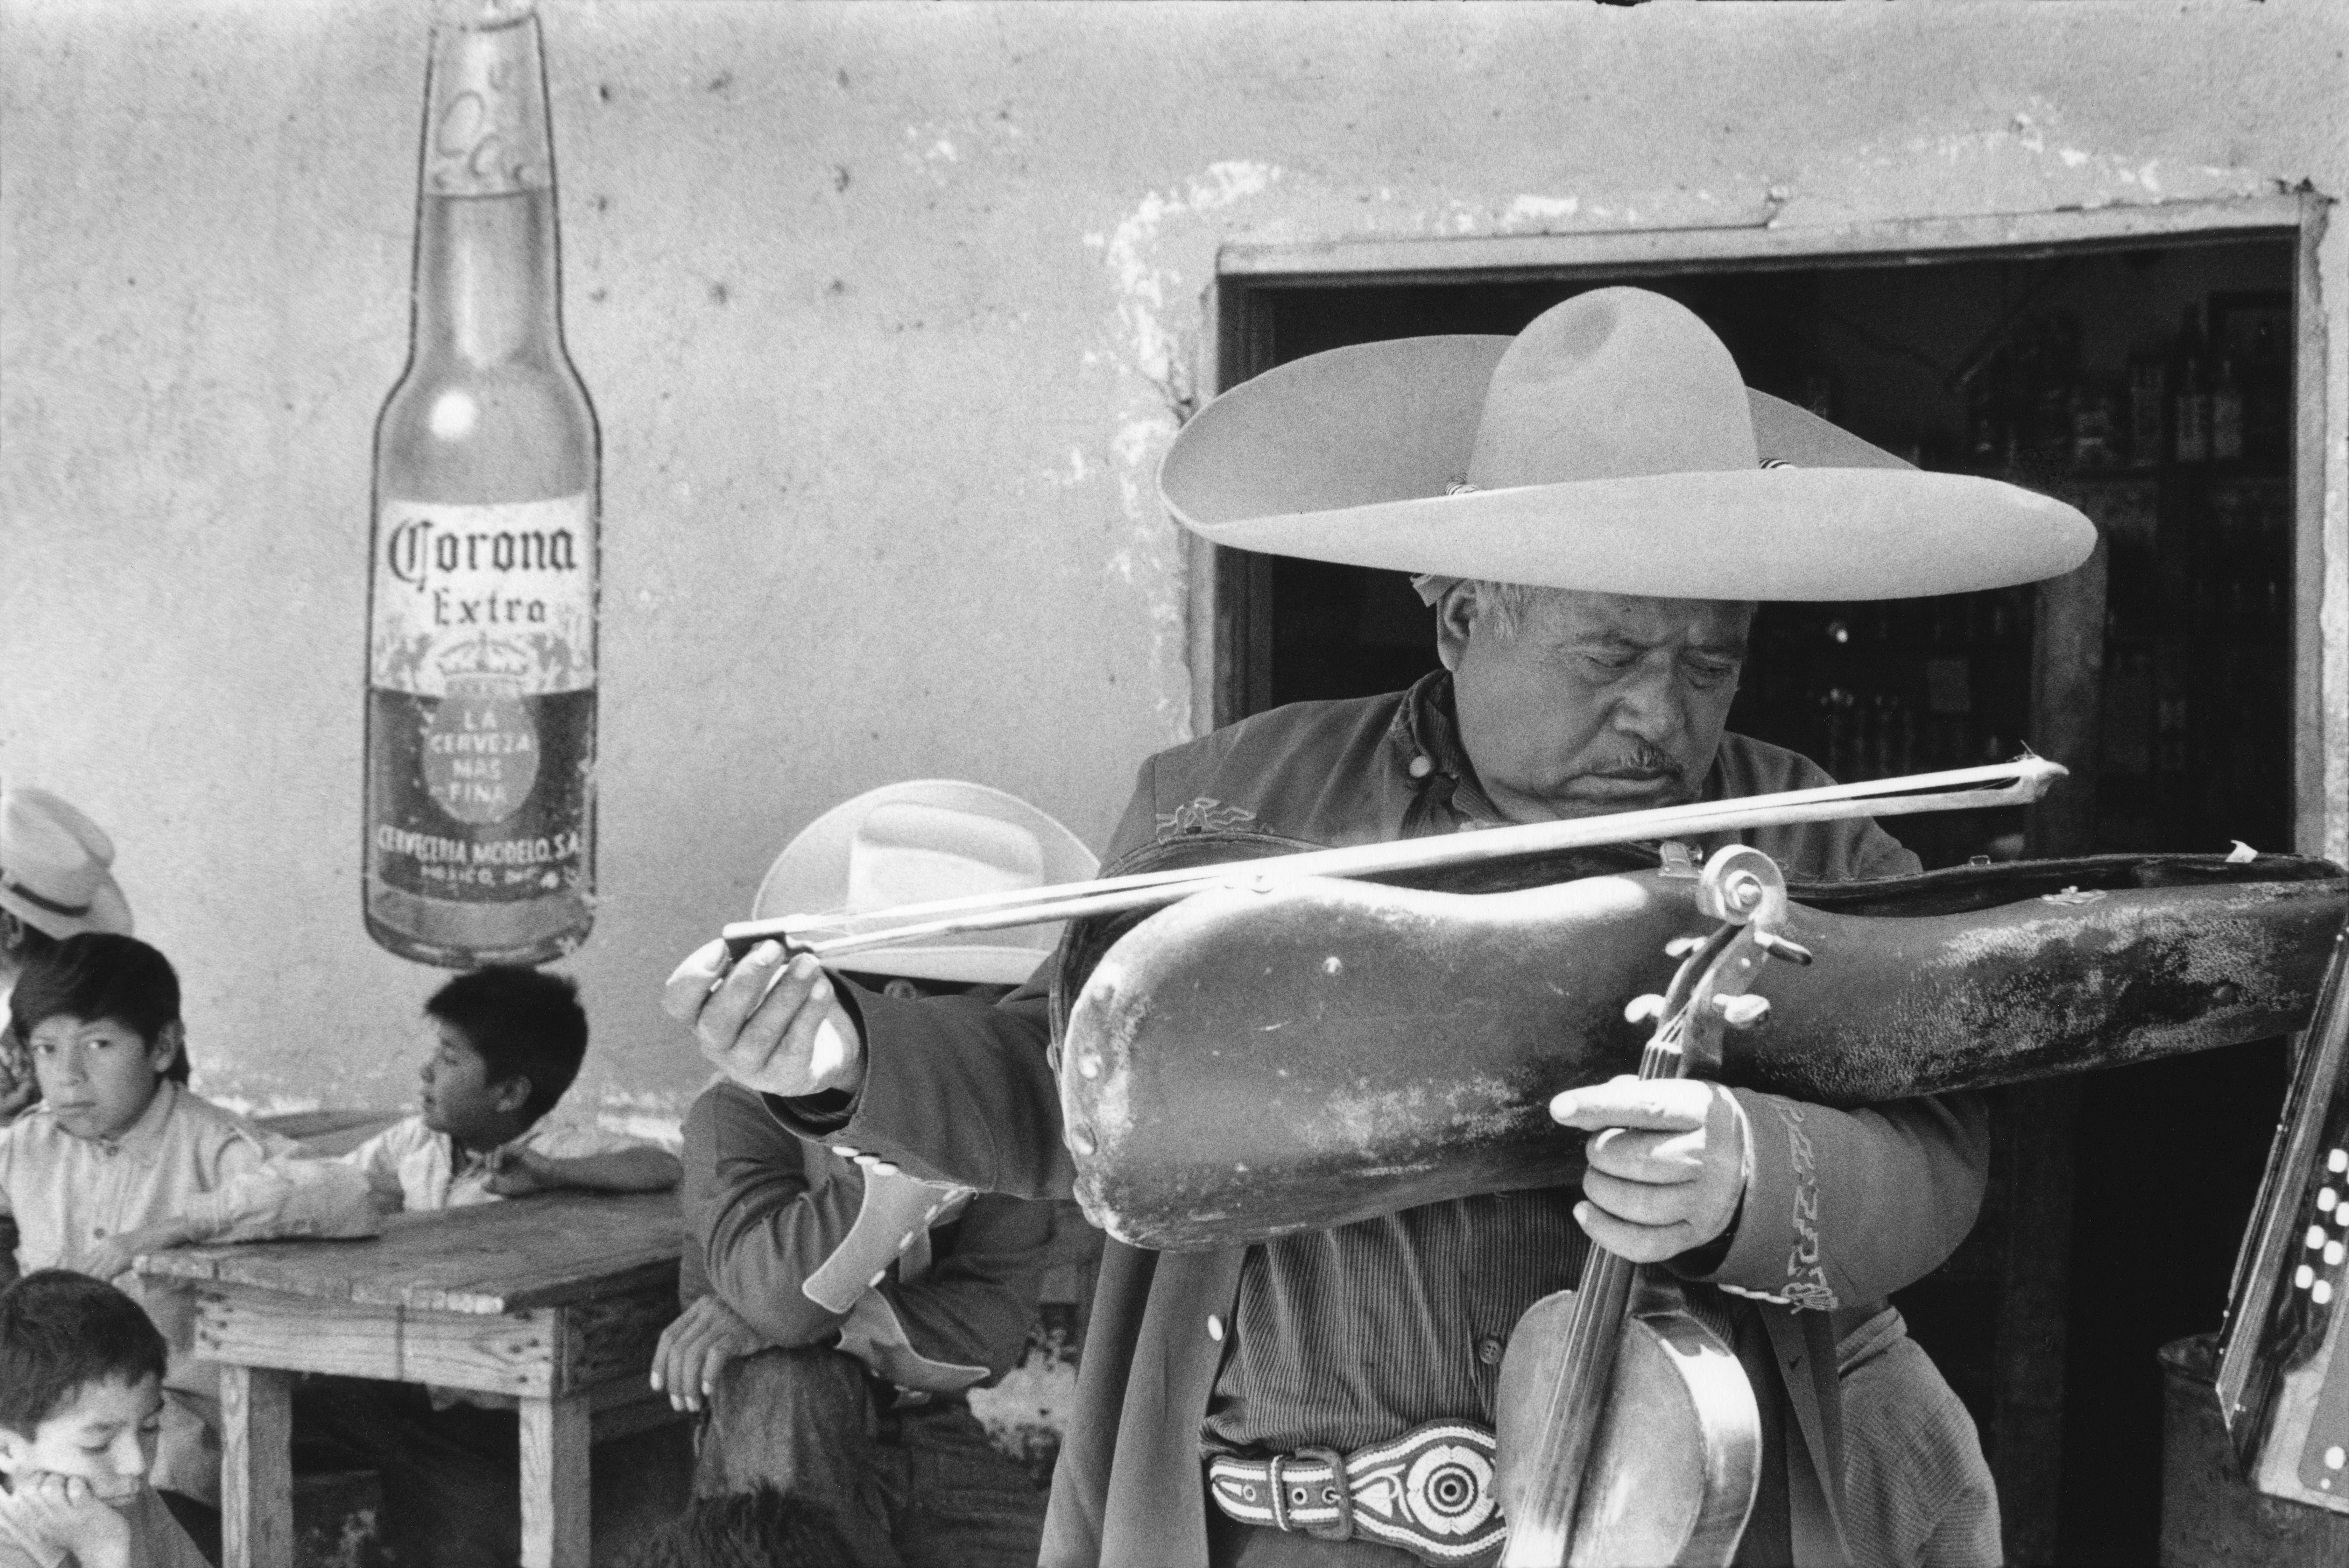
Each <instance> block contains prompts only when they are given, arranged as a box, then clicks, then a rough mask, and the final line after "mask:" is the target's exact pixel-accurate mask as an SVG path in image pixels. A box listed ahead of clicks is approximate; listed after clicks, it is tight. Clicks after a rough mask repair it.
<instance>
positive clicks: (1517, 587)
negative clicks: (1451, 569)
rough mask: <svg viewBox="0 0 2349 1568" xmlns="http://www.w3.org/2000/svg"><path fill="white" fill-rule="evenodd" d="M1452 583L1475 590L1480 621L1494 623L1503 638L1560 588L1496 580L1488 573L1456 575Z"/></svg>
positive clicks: (1487, 623) (1477, 615) (1510, 634)
mask: <svg viewBox="0 0 2349 1568" xmlns="http://www.w3.org/2000/svg"><path fill="white" fill-rule="evenodd" d="M1451 585H1452V586H1453V587H1454V588H1474V589H1475V591H1476V619H1477V621H1478V622H1480V623H1482V624H1486V625H1489V626H1491V627H1492V629H1493V634H1494V635H1495V636H1496V637H1499V638H1500V639H1501V640H1502V641H1504V642H1506V641H1507V640H1509V639H1510V638H1512V637H1514V636H1516V634H1517V627H1518V626H1519V624H1521V623H1522V622H1523V621H1524V619H1525V616H1526V612H1527V611H1529V610H1531V609H1532V608H1533V606H1534V604H1535V603H1536V602H1537V601H1538V600H1539V599H1540V598H1541V597H1542V596H1544V595H1545V594H1550V593H1559V592H1561V590H1559V589H1556V588H1541V587H1537V586H1536V585H1534V584H1533V583H1496V582H1495V581H1494V580H1493V579H1491V578H1489V577H1455V578H1454V579H1453V580H1452V584H1451Z"/></svg>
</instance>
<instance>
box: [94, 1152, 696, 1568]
mask: <svg viewBox="0 0 2349 1568" xmlns="http://www.w3.org/2000/svg"><path fill="white" fill-rule="evenodd" d="M683 1236H684V1228H683V1223H682V1222H681V1220H680V1219H679V1217H678V1207H677V1200H676V1198H675V1196H674V1195H673V1194H670V1193H667V1192H659V1193H644V1194H636V1195H630V1196H598V1195H592V1194H588V1193H584V1192H550V1193H544V1194H542V1195H540V1196H537V1197H533V1198H520V1199H509V1200H506V1201H503V1202H494V1203H483V1204H480V1205H477V1206H474V1207H471V1208H463V1209H452V1210H450V1211H448V1212H444V1213H437V1214H398V1215H394V1216H392V1217H391V1218H390V1219H388V1220H387V1221H386V1222H384V1233H383V1234H382V1235H381V1236H380V1237H378V1238H377V1239H374V1240H371V1241H361V1242H256V1243H244V1244H242V1245H235V1246H212V1247H182V1248H174V1249H172V1250H171V1251H169V1252H163V1253H153V1254H150V1255H149V1256H146V1257H142V1258H140V1260H139V1270H140V1273H141V1274H146V1275H149V1276H150V1277H154V1278H160V1279H172V1280H180V1281H185V1282H189V1283H191V1284H193V1285H194V1287H195V1291H196V1297H197V1311H198V1315H197V1322H196V1349H197V1353H198V1354H199V1355H202V1356H203V1357H206V1358H207V1359H210V1360H212V1361H215V1362H218V1363H219V1364H220V1371H221V1388H220V1396H221V1428H222V1430H221V1534H222V1547H223V1549H224V1558H225V1562H226V1563H227V1564H228V1565H229V1568H290V1565H291V1563H292V1559H293V1476H292V1461H291V1458H290V1455H289V1451H288V1442H289V1439H290V1435H291V1428H292V1409H291V1404H290V1400H291V1395H292V1391H293V1387H294V1380H295V1374H296V1373H300V1372H327V1373H339V1374H341V1375H343V1376H346V1377H378V1378H386V1379H390V1380H393V1381H397V1382H402V1383H430V1384H436V1385H439V1386H441V1387H450V1388H463V1389H466V1390H469V1391H472V1392H478V1393H483V1394H492V1395H502V1396H506V1397H508V1398H511V1399H512V1400H513V1401H514V1403H515V1405H516V1407H517V1408H518V1410H519V1411H520V1415H521V1423H522V1427H521V1429H522V1561H523V1564H524V1568H586V1563H587V1520H588V1494H587V1453H588V1448H589V1445H590V1443H591V1442H592V1441H593V1440H594V1439H595V1437H598V1436H617V1435H621V1434H622V1433H623V1432H625V1431H627V1430H636V1429H642V1428H643V1427H645V1426H647V1425H649V1424H651V1422H652V1420H653V1419H655V1418H661V1417H666V1416H667V1414H668V1407H667V1402H666V1401H665V1400H662V1399H660V1398H658V1397H657V1396H655V1395H654V1394H653V1393H652V1392H651V1390H650V1389H649V1388H648V1387H647V1385H646V1381H645V1379H646V1374H647V1371H648V1370H649V1369H650V1368H651V1366H652V1353H653V1346H654V1345H655V1344H656V1342H657V1340H658V1338H659V1336H660V1331H661V1329H662V1328H663V1327H664V1326H666V1325H667V1323H668V1322H669V1320H670V1319H672V1318H674V1317H675V1316H676V1315H677V1312H678V1305H677V1260H678V1251H679V1249H680V1247H681V1245H682V1243H683Z"/></svg>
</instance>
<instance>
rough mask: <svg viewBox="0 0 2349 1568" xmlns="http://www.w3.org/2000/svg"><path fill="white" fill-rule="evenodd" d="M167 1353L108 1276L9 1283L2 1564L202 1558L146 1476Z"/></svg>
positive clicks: (195, 1562) (104, 1564) (3, 1318)
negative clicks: (107, 1279) (106, 1277)
mask: <svg viewBox="0 0 2349 1568" xmlns="http://www.w3.org/2000/svg"><path fill="white" fill-rule="evenodd" d="M169 1354H170V1352H169V1350H168V1349H167V1347H166V1346H164V1344H163V1336H161V1335H160V1334H159V1333H157V1332H156V1329H155V1326H154V1324H152V1323H151V1322H150V1321H149V1320H148V1317H147V1314H146V1312H145V1311H144V1310H142V1309H141V1308H140V1305H139V1304H138V1303H137V1302H135V1301H133V1300H131V1299H130V1298H129V1296H127V1295H123V1294H122V1293H121V1292H120V1291H119V1290H117V1289H115V1288H114V1287H113V1286H112V1285H110V1284H106V1283H105V1282H104V1281H102V1280H94V1279H92V1278H90V1277H89V1276H88V1274H75V1273H73V1272H72V1271H71V1270H68V1269H44V1270H41V1271H40V1272H38V1273H36V1274H26V1276H25V1277H23V1278H22V1279H19V1280H17V1281H16V1283H14V1284H10V1285H8V1286H7V1287H6V1288H5V1289H0V1568H62V1565H64V1564H73V1565H74V1568H203V1563H204V1558H203V1554H202V1553H200V1552H198V1551H197V1550H196V1544H195V1542H192V1541H191V1540H189V1539H188V1534H187V1532H185V1531H183V1530H181V1528H180V1526H179V1525H178V1523H177V1522H174V1521H173V1520H172V1518H171V1511H170V1510H168V1509H166V1508H165V1507H164V1506H163V1501H162V1499H161V1498H160V1497H158V1496H157V1495H156V1493H155V1489H154V1488H153V1487H152V1486H150V1485H149V1484H148V1480H147V1476H148V1472H149V1471H150V1470H152V1469H153V1468H154V1464H155V1449H156V1444H157V1440H158V1438H159V1435H160V1429H161V1426H162V1418H163V1368H164V1364H165V1361H166V1359H167V1357H169Z"/></svg>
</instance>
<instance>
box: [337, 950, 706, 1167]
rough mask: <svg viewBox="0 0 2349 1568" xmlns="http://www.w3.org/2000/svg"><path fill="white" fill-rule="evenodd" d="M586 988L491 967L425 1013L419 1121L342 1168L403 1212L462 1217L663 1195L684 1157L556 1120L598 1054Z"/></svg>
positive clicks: (381, 1137) (362, 1148)
mask: <svg viewBox="0 0 2349 1568" xmlns="http://www.w3.org/2000/svg"><path fill="white" fill-rule="evenodd" d="M578 992H579V988H578V986H577V985H575V984H574V983H573V982H572V981H569V980H566V979H564V978H563V977H562V976H561V975H546V974H542V973H540V972H539V971H538V970H535V969H524V968H521V967H518V966H513V965H490V966H488V967H487V968H482V969H475V970H472V971H470V972H469V973H467V974H463V975H458V976H457V977H456V978H455V979H453V980H451V981H450V982H449V983H448V984H447V985H443V986H441V987H440V990H438V991H436V992H434V993H433V994H432V997H431V999H430V1000H429V1001H428V1002H426V1003H425V1004H424V1014H425V1016H426V1018H427V1019H429V1021H430V1024H431V1026H432V1032H433V1041H432V1047H431V1050H430V1053H429V1055H428V1056H427V1057H425V1059H424V1067H423V1069H422V1072H421V1074H420V1076H421V1078H422V1079H423V1092H422V1093H421V1094H420V1095H419V1101H420V1109H419V1113H418V1114H417V1115H415V1116H411V1117H409V1119H407V1120H405V1121H401V1122H398V1123H395V1124H394V1125H393V1126H390V1127H388V1128H386V1129H385V1130H383V1131H381V1132H378V1133H377V1134H376V1135H375V1136H374V1137H373V1138H370V1139H368V1140H367V1141H366V1142H365V1143H362V1144H360V1145H359V1146H358V1147H357V1149H354V1150H351V1151H350V1152H349V1153H348V1154H346V1155H344V1156H343V1161H344V1163H346V1164H347V1165H351V1166H355V1167H357V1169H358V1170H359V1171H362V1172H364V1173H365V1174H366V1176H367V1184H368V1186H369V1187H371V1188H372V1189H373V1190H374V1191H375V1193H376V1195H377V1198H378V1201H380V1202H385V1203H386V1204H388V1206H389V1207H391V1208H394V1209H408V1210H411V1211H415V1210H429V1209H456V1208H462V1207H464V1206H465V1205H467V1204H469V1203H486V1202H490V1201H492V1199H496V1198H514V1197H520V1196H522V1195H523V1194H524V1193H528V1192H546V1191H554V1189H556V1188H558V1187H578V1188H584V1189H585V1190H587V1191H596V1192H658V1191H667V1189H668V1188H671V1187H674V1186H676V1185H677V1179H678V1162H677V1157H676V1156H675V1155H673V1154H670V1153H669V1152H668V1151H667V1150H663V1149H659V1148H657V1147H655V1146H654V1145H652V1144H649V1143H646V1142H643V1141H641V1140H636V1139H633V1138H626V1137H622V1136H621V1135H619V1134H617V1133H610V1132H603V1131H600V1130H596V1129H594V1128H591V1127H585V1126H562V1125H556V1124H552V1123H549V1122H548V1121H547V1120H546V1119H545V1118H546V1115H547V1113H548V1112H549V1111H551V1110H553V1109H554V1107H555V1104H556V1102H557V1101H559V1100H560V1099H562V1098H563V1093H564V1090H565V1089H567V1088H570V1087H571V1080H572V1079H573V1078H576V1077H577V1076H578V1075H579V1064H580V1062H581V1061H582V1060H584V1059H585V1057H586V1054H587V1015H586V1013H585V1011H584V1010H583V1009H582V1008H581V1007H580V1006H579V995H578Z"/></svg>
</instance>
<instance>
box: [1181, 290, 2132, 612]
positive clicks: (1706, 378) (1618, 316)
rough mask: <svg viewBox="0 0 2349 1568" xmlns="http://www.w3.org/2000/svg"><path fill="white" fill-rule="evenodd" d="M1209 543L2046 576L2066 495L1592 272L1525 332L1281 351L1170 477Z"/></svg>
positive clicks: (1807, 576)
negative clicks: (1937, 467)
mask: <svg viewBox="0 0 2349 1568" xmlns="http://www.w3.org/2000/svg"><path fill="white" fill-rule="evenodd" d="M1158 486H1159V493H1160V495H1161V496H1162V497H1163V498H1164V500H1165V503H1166V508H1167V510H1168V511H1170V512H1172V513H1173V514H1174V517H1175V519H1176V520H1177V521H1180V522H1182V523H1183V524H1184V525H1185V527H1187V528H1190V529H1192V530H1193V531H1195V532H1197V533H1199V534H1201V535H1203V536H1205V537H1206V538H1207V539H1209V540H1212V541H1213V542H1216V543H1217V544H1224V545H1230V546H1234V547H1236V548H1238V549H1242V550H1258V551H1267V552H1271V553H1273V554H1277V555H1299V556H1305V557H1307V558H1309V559H1312V560H1317V561H1337V562H1347V563H1350V564H1352V565H1358V566H1380V567H1388V568H1392V569H1393V570H1397V571H1402V572H1410V573H1433V574H1437V575H1440V576H1450V577H1481V578H1488V579H1492V580H1495V581H1499V582H1505V583H1535V584H1540V585H1547V586H1550V587H1558V588H1584V589H1593V590H1599V591H1601V592H1608V593H1646V594H1656V595H1661V596H1665V597H1672V598H1693V599H1898V598H1908V597H1912V596H1916V595H1920V594H1929V593H1966V592H1970V591H1971V590H1975V589H1982V588H2002V587H2006V586H2008V585H2010V584H2013V583H2031V582H2035V581H2037V580H2039V579H2041V578H2044V577H2053V576H2055V575H2057V574H2058V573H2064V572H2068V571H2070V570H2071V569H2072V568H2074V567H2075V566H2077V565H2079V564H2080V563H2081V562H2083V561H2085V560H2086V559H2087V557H2088V552H2090V551H2091V550H2092V549H2094V548H2095V539H2096V536H2095V527H2094V526H2093V525H2092V524H2091V523H2090V522H2089V521H2088V520H2087V519H2086V518H2085V517H2083V516H2082V515H2081V514H2080V513H2079V512H2078V511H2075V510H2074V509H2073V508H2071V507H2069V506H2066V505H2064V503H2063V502H2061V501H2058V500H2051V499H2049V498H2048V497H2046V496H2043V495H2036V494H2033V492H2032V491H2030V490H2023V489H2021V488H2019V487H2017V486H2014V485H2010V484H2003V483H2001V482H2000V481H1998V480H1988V479H1981V478H1976V477H1974V476H1971V475H1964V474H1937V473H1925V472H1921V471H1920V470H1919V469H1915V468H1912V467H1911V466H1909V464H1907V463H1904V462H1902V461H1901V460H1900V459H1898V458H1896V457H1894V456H1893V455H1892V454H1891V453H1889V452H1887V451H1884V450H1883V449H1880V448H1878V447H1874V446H1871V445H1869V444H1868V442H1866V441H1863V440H1861V439H1860V438H1858V437H1857V436H1854V435H1851V434H1849V433H1848V432H1847V431H1845V430H1842V429H1839V428H1837V427H1836V426H1834V425H1832V424H1830V423H1828V422H1827V421H1826V420H1825V419H1822V418H1818V417H1817V416H1816V415H1815V414H1812V413H1809V412H1808V411H1806V410H1805V409H1802V408H1798V407H1795V406H1794V405H1793V404H1791V403H1788V402H1785V400H1783V399H1781V398H1777V397H1771V396H1770V395H1768V394H1767V393H1764V392H1756V391H1754V390H1752V389H1750V388H1749V387H1746V386H1745V384H1744V379H1743V378H1742V377H1740V376H1739V374H1738V370H1737V366H1736V363H1735V362H1734V361H1733V360H1732V359H1731V358H1730V356H1729V350H1728V349H1727V348H1726V347H1725V346H1723V344H1722V342H1721V340H1720V339H1719V338H1718V337H1715V336H1714V335H1713V332H1712V329H1711V328H1709V327H1707V326H1706V325H1704V323H1703V322H1702V321H1700V320H1699V319H1698V318H1697V316H1696V315H1694V313H1692V312H1691V311H1690V310H1688V309H1687V308H1686V307H1685V306H1683V305H1681V304H1677V303H1675V302H1674V301H1671V300H1669V299H1667V298H1665V297H1664V296H1663V295H1661V294H1651V293H1650V292H1649V291H1647V290H1645V289H1634V288H1606V289H1594V290H1592V291H1591V292H1589V293H1588V294H1578V295H1576V296H1575V297H1574V298H1572V299H1570V300H1568V301H1566V302H1565V303H1564V304H1558V305H1555V306H1553V307H1552V308H1550V309H1549V310H1547V311H1546V312H1544V313H1543V314H1542V315H1539V316H1537V317H1536V318H1535V320H1534V322H1533V323H1532V325H1528V326H1527V327H1526V329H1525V330H1524V331H1523V332H1521V333H1519V334H1518V335H1516V336H1515V337H1491V336H1447V337H1407V338H1399V339H1394V340H1392V341H1389V342H1384V343H1366V344H1361V345H1357V346H1353V347H1350V348H1338V349H1332V350H1330V351H1329V352H1328V353H1325V354H1316V355H1312V356H1309V357H1307V358H1304V359H1299V360H1294V361H1291V362H1290V363H1289V364H1287V365H1283V366H1277V367H1276V368H1274V369H1271V370H1268V371H1266V372H1265V373H1264V374H1263V375H1261V376H1259V377H1256V378H1255V379H1254V380H1252V381H1247V382H1244V383H1242V384H1241V385H1240V386H1237V387H1234V388H1232V389H1231V390H1230V391H1228V392H1226V393H1225V394H1224V395H1223V396H1222V397H1217V398H1216V399H1215V401H1213V402H1211V403H1209V404H1208V405H1207V406H1206V407H1205V408H1202V409H1201V410H1200V411H1199V413H1198V414H1197V416H1196V417H1195V418H1193V419H1192V420H1191V421H1190V423H1189V424H1187V425H1185V427H1184V428H1183V429H1182V430H1181V432H1180V433H1179V434H1177V435H1176V437H1175V438H1174V445H1173V447H1172V448H1171V449H1169V450H1168V451H1167V453H1166V457H1165V460H1164V462H1163V463H1162V464H1161V465H1160V468H1159V472H1158Z"/></svg>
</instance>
